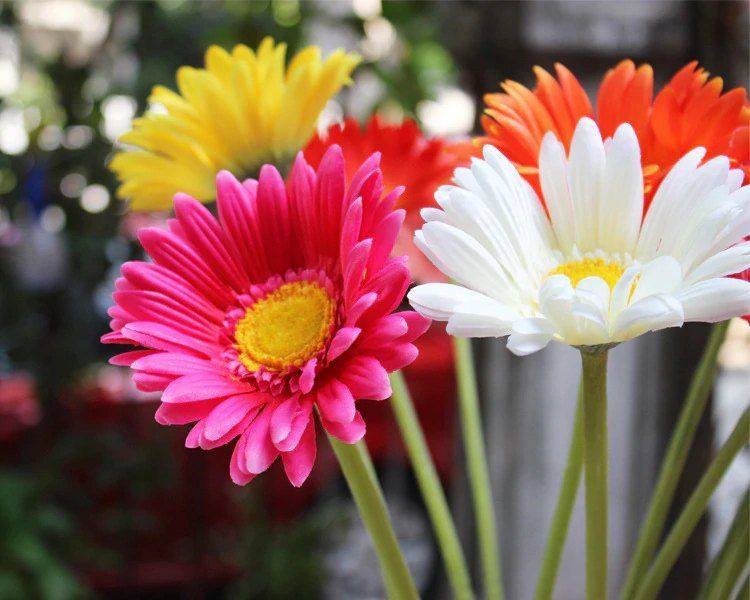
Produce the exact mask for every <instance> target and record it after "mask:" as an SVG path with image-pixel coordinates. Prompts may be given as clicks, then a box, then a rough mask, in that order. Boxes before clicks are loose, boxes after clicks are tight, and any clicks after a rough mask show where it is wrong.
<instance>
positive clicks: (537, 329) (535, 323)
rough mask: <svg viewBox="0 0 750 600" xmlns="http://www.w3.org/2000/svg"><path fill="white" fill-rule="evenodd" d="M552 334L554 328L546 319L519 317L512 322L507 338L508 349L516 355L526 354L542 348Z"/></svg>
mask: <svg viewBox="0 0 750 600" xmlns="http://www.w3.org/2000/svg"><path fill="white" fill-rule="evenodd" d="M553 335H554V328H553V326H552V324H551V323H549V321H547V319H543V318H527V319H519V320H518V321H516V322H515V323H513V333H511V334H510V337H509V338H508V349H509V350H510V351H511V352H512V353H513V354H515V355H517V356H526V355H527V354H531V353H533V352H536V351H537V350H541V349H542V348H544V347H545V346H546V345H547V344H549V342H550V340H551V339H552V337H553Z"/></svg>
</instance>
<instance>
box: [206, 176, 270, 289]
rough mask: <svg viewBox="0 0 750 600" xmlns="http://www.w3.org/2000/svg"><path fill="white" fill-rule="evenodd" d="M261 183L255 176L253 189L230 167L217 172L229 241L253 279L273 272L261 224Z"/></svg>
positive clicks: (258, 278) (220, 208)
mask: <svg viewBox="0 0 750 600" xmlns="http://www.w3.org/2000/svg"><path fill="white" fill-rule="evenodd" d="M257 187H258V183H257V182H256V181H254V180H252V185H251V188H252V190H251V191H250V188H248V186H245V185H243V184H241V183H240V182H239V181H237V179H235V177H234V175H232V174H231V173H229V172H228V171H220V172H219V174H218V175H217V176H216V195H217V205H218V208H219V217H220V219H221V223H222V226H223V227H224V230H225V231H226V235H227V243H228V244H229V245H230V246H232V247H233V248H234V252H235V253H236V254H237V255H238V256H239V259H240V263H241V265H242V267H243V269H244V270H245V272H246V273H247V275H248V277H249V278H250V279H251V280H253V281H263V280H265V279H268V277H269V275H270V272H269V270H268V262H267V261H266V253H265V249H264V247H263V240H262V236H261V234H260V228H259V227H258V218H257V206H256V202H255V200H256V193H257Z"/></svg>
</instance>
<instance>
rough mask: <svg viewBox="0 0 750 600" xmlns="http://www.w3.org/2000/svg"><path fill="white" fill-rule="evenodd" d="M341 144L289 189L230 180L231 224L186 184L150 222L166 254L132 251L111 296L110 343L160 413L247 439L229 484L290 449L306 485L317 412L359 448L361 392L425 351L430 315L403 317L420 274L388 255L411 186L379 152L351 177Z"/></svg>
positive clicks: (227, 205) (376, 390) (290, 461)
mask: <svg viewBox="0 0 750 600" xmlns="http://www.w3.org/2000/svg"><path fill="white" fill-rule="evenodd" d="M345 173H346V166H345V163H344V159H343V156H342V153H341V149H340V148H338V147H337V146H333V147H332V148H330V149H329V150H328V151H327V152H326V154H325V155H324V156H323V158H322V159H321V161H320V165H319V167H318V169H317V171H316V170H314V169H312V168H311V167H310V166H308V164H307V163H306V162H305V160H304V157H302V155H301V154H300V155H299V156H298V158H297V160H296V162H295V163H294V166H293V169H292V172H291V174H290V176H289V179H288V181H287V182H286V185H285V184H284V182H283V181H282V179H281V176H280V175H279V173H278V171H277V170H276V169H275V168H274V167H272V166H269V165H267V166H264V167H263V168H262V169H261V171H260V177H259V179H258V181H255V180H248V181H245V182H244V183H240V182H239V181H237V179H235V178H234V176H232V175H231V174H230V173H228V172H225V171H224V172H221V173H220V174H219V175H218V177H217V184H216V185H217V202H218V212H219V218H218V221H217V219H215V218H214V217H213V216H212V215H211V213H210V212H209V211H208V210H207V209H206V208H205V207H204V206H203V205H201V204H200V203H199V202H198V201H197V200H195V199H193V198H191V197H189V196H187V195H184V194H178V195H177V196H176V197H175V199H174V209H175V215H176V218H175V219H173V220H171V222H170V225H169V231H166V230H163V229H158V228H147V229H144V230H142V231H141V232H140V236H139V237H140V241H141V243H142V244H143V247H144V248H145V250H146V251H147V252H148V253H149V255H150V256H151V258H152V259H153V263H151V262H130V263H126V264H125V265H124V266H123V267H122V277H121V278H120V279H119V280H118V281H117V284H116V291H115V293H114V299H115V303H116V304H115V306H114V307H113V308H112V309H111V311H110V314H111V316H112V323H111V326H112V330H113V331H112V333H109V334H107V335H105V336H104V337H103V341H104V342H106V343H115V344H132V345H135V346H140V347H141V348H140V349H138V350H135V351H131V352H126V353H124V354H120V355H119V356H117V357H115V358H114V359H113V362H114V364H118V365H129V366H130V367H131V368H132V369H133V370H134V371H135V374H134V380H135V382H136V384H137V385H138V387H139V388H140V389H141V390H144V391H159V392H162V396H161V405H160V407H159V409H158V410H157V413H156V420H157V421H158V422H159V423H162V424H165V425H181V424H186V423H193V422H194V423H195V425H194V426H193V428H192V429H191V430H190V433H189V434H188V435H187V439H186V442H185V444H186V446H188V447H191V448H195V447H200V448H203V449H206V450H208V449H211V448H215V447H217V446H221V445H223V444H228V443H231V442H233V441H234V440H236V443H235V446H234V453H233V454H232V458H231V463H230V474H231V478H232V480H233V481H234V482H235V483H237V484H246V483H248V482H249V481H250V480H251V479H252V478H253V477H255V475H257V474H259V473H262V472H263V471H265V470H266V469H267V468H268V467H269V466H270V465H271V463H273V461H274V460H275V459H276V457H277V456H279V455H281V458H282V461H283V463H284V468H285V470H286V474H287V476H288V478H289V481H291V482H292V484H294V485H295V486H299V485H301V484H302V483H303V482H304V481H305V479H306V478H307V476H308V474H309V473H310V470H311V468H312V466H313V462H314V460H315V452H316V443H315V437H316V436H315V424H314V417H313V412H314V409H315V410H316V411H317V412H318V414H319V415H320V420H321V422H322V424H323V427H324V428H325V430H326V431H327V432H328V433H329V434H331V435H332V436H335V437H336V438H338V439H340V440H342V441H344V442H347V443H354V442H356V441H358V440H359V439H360V438H361V437H362V436H363V435H364V433H365V423H364V422H363V420H362V416H361V415H360V413H359V411H358V410H357V408H356V405H355V403H356V401H357V400H360V399H372V400H383V399H386V398H388V397H390V395H391V387H390V383H389V379H388V373H389V372H392V371H395V370H397V369H400V368H401V367H403V366H405V365H407V364H409V363H410V362H411V361H412V360H414V358H415V357H416V355H417V350H416V347H415V346H414V345H413V344H412V342H413V341H414V339H415V338H416V337H418V336H419V335H420V334H421V333H422V332H423V331H425V329H426V328H427V326H428V323H429V321H428V320H427V319H425V318H423V317H421V316H420V315H418V314H417V313H414V312H411V311H406V312H399V313H394V314H392V312H393V311H394V310H395V309H396V308H397V307H398V306H399V304H400V302H401V301H402V299H403V296H404V293H405V292H406V289H407V286H408V285H409V273H408V270H407V267H406V264H405V263H406V260H405V259H404V258H403V257H400V258H392V257H391V250H392V248H393V243H394V240H395V239H396V235H397V233H398V230H399V227H400V226H401V223H402V221H403V219H404V211H403V210H393V206H394V204H395V203H396V201H397V199H398V196H399V194H400V192H401V190H400V189H396V190H395V191H393V192H391V193H389V194H388V195H386V196H384V197H382V198H381V193H382V190H383V186H382V176H381V172H380V169H379V167H378V156H377V155H374V156H372V157H370V158H369V159H367V160H366V161H365V162H364V163H363V164H362V165H361V166H360V168H359V169H358V170H356V172H355V174H354V175H353V177H352V179H351V181H350V183H349V185H348V187H347V185H346V176H345Z"/></svg>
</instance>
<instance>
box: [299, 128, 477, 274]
mask: <svg viewBox="0 0 750 600" xmlns="http://www.w3.org/2000/svg"><path fill="white" fill-rule="evenodd" d="M331 144H338V145H339V146H341V149H342V150H343V152H344V156H345V158H346V162H347V164H349V165H358V164H360V163H361V162H362V161H363V160H364V159H365V158H367V157H368V156H370V155H371V154H372V153H373V152H380V153H381V166H382V169H383V178H384V184H385V186H386V187H390V188H392V187H396V185H403V186H404V187H405V190H404V193H403V194H402V196H401V198H400V199H399V201H398V207H399V208H403V209H405V210H406V220H405V222H404V227H402V228H401V231H400V232H399V236H398V239H397V241H396V253H397V254H406V255H407V256H408V257H409V270H410V271H411V274H412V277H414V278H415V279H416V280H417V281H435V280H442V279H444V277H443V275H442V274H441V273H440V271H438V270H437V269H435V268H434V267H433V266H432V264H431V263H430V262H429V261H427V260H426V259H425V258H424V256H423V255H422V253H421V252H419V251H418V250H417V249H416V248H415V247H414V243H413V237H414V231H415V229H417V228H418V227H419V225H420V223H421V219H420V217H419V210H420V209H421V208H424V207H426V206H434V205H435V200H434V194H435V190H436V189H437V188H438V187H439V186H440V185H442V184H444V183H448V182H449V181H450V178H451V175H452V174H453V170H454V169H455V168H456V167H458V166H460V165H463V164H467V163H468V161H469V157H468V155H467V154H466V153H465V152H463V153H462V152H461V150H462V148H463V146H462V145H461V144H456V143H451V142H448V141H447V140H446V139H444V138H441V137H433V138H425V137H424V135H423V134H422V132H421V131H420V129H419V126H418V125H417V124H416V123H415V122H414V121H413V120H411V119H405V120H404V121H402V122H401V123H400V124H389V123H386V122H384V121H383V119H382V118H381V117H380V116H378V115H373V117H372V118H371V119H370V120H369V121H368V123H367V125H366V126H364V127H360V125H359V123H358V122H357V120H356V119H354V118H352V117H349V118H347V119H346V120H345V121H344V122H343V123H336V124H333V125H331V126H330V127H329V128H328V130H327V131H325V132H324V133H323V134H322V135H320V134H319V135H315V136H314V137H313V138H312V140H310V143H309V144H308V145H307V147H306V148H305V150H304V153H305V158H306V159H307V160H308V161H309V162H310V164H311V165H312V166H315V165H317V164H318V163H319V162H320V160H321V158H322V156H323V154H324V153H325V151H326V149H327V148H328V147H329V146H330V145H331ZM350 168H351V167H350Z"/></svg>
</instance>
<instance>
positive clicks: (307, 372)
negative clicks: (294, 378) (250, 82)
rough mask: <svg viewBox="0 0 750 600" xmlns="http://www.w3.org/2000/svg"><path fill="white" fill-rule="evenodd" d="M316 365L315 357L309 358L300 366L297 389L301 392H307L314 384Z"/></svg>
mask: <svg viewBox="0 0 750 600" xmlns="http://www.w3.org/2000/svg"><path fill="white" fill-rule="evenodd" d="M317 365H318V359H317V358H311V359H310V360H308V361H307V362H306V363H305V366H304V367H302V374H301V375H300V376H299V389H300V391H301V392H302V393H303V394H307V393H309V392H310V390H311V389H312V388H313V385H315V368H316V367H317Z"/></svg>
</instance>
